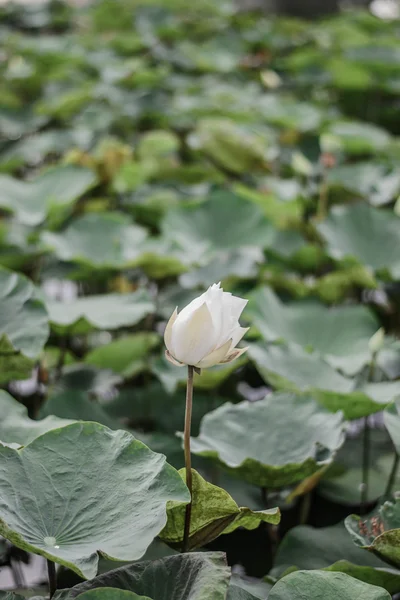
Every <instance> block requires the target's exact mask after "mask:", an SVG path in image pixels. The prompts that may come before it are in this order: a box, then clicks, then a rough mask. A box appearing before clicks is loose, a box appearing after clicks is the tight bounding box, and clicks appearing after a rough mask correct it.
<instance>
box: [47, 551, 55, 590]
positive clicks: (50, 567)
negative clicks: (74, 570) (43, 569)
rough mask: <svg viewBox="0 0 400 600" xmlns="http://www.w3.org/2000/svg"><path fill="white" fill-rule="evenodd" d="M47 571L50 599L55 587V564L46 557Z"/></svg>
mask: <svg viewBox="0 0 400 600" xmlns="http://www.w3.org/2000/svg"><path fill="white" fill-rule="evenodd" d="M47 573H48V576H49V595H50V600H51V598H52V597H53V596H54V594H55V592H56V589H57V576H56V565H55V564H54V563H53V561H52V560H49V559H47Z"/></svg>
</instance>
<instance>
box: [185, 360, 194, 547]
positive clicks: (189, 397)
mask: <svg viewBox="0 0 400 600" xmlns="http://www.w3.org/2000/svg"><path fill="white" fill-rule="evenodd" d="M193 375H194V367H192V366H191V365H189V366H188V378H187V385H186V412H185V430H184V434H183V447H184V451H185V468H186V485H187V487H188V489H189V492H190V498H191V500H190V502H189V504H187V505H186V511H185V528H184V533H183V544H182V552H187V551H188V549H189V533H190V517H191V515H192V460H191V456H190V429H191V425H192V407H193Z"/></svg>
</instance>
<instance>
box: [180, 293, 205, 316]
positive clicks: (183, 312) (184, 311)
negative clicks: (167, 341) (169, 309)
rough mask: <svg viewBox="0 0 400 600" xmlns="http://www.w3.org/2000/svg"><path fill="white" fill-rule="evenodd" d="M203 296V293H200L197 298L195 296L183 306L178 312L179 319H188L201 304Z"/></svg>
mask: <svg viewBox="0 0 400 600" xmlns="http://www.w3.org/2000/svg"><path fill="white" fill-rule="evenodd" d="M204 297H205V294H202V295H201V296H199V297H198V298H195V299H194V300H192V301H191V302H189V304H188V305H187V306H185V308H183V309H182V310H181V312H180V313H179V315H178V317H179V319H180V320H185V319H188V318H189V317H190V315H191V314H192V313H193V312H194V311H195V310H197V309H198V308H200V306H201V305H202V304H204Z"/></svg>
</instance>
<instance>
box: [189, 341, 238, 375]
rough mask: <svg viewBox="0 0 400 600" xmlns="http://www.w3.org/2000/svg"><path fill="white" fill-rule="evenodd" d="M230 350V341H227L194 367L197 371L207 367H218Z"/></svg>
mask: <svg viewBox="0 0 400 600" xmlns="http://www.w3.org/2000/svg"><path fill="white" fill-rule="evenodd" d="M230 348H231V340H228V341H227V342H225V344H223V345H222V346H220V347H219V348H217V349H216V350H213V351H212V352H210V354H207V356H205V357H204V358H203V359H202V360H201V361H200V362H199V363H197V365H195V366H196V367H198V368H199V369H208V368H209V367H213V366H214V365H218V364H219V363H220V362H221V361H223V360H224V358H225V357H226V355H227V354H228V352H229V350H230Z"/></svg>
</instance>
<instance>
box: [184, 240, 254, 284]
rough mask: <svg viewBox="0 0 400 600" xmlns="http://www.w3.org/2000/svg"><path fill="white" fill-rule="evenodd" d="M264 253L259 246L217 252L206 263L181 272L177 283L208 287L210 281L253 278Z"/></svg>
mask: <svg viewBox="0 0 400 600" xmlns="http://www.w3.org/2000/svg"><path fill="white" fill-rule="evenodd" d="M263 261H264V255H263V252H262V250H261V249H260V248H243V249H241V250H232V251H227V252H223V253H221V254H219V255H218V256H217V257H215V258H214V259H212V260H211V261H210V262H209V263H207V264H206V265H203V266H201V267H198V268H197V269H192V270H191V271H189V272H188V273H183V274H182V275H181V276H180V277H179V283H180V284H181V285H182V287H184V288H198V287H208V285H209V283H210V281H221V282H222V284H224V281H226V280H227V279H228V280H229V281H231V280H232V279H233V280H236V279H240V280H243V279H254V278H255V277H257V274H258V270H259V266H260V264H261V263H262V262H263Z"/></svg>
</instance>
